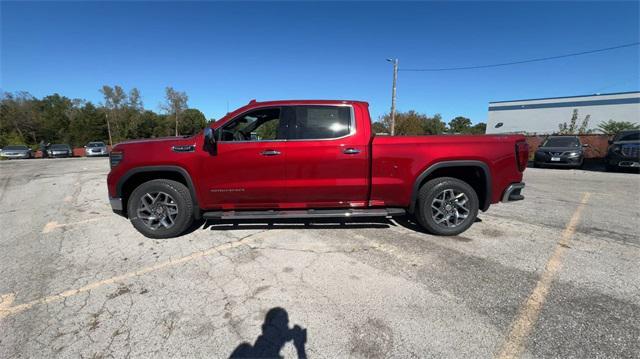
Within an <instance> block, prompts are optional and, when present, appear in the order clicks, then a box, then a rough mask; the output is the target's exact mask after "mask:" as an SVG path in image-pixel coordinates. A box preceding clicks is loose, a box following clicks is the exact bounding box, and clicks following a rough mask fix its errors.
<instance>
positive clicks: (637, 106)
mask: <svg viewBox="0 0 640 359" xmlns="http://www.w3.org/2000/svg"><path fill="white" fill-rule="evenodd" d="M574 109H577V110H578V121H576V124H577V126H580V124H582V120H583V119H584V118H585V116H586V115H591V119H590V120H589V127H588V128H590V129H595V128H597V126H598V124H600V123H601V122H605V121H608V120H614V121H628V122H634V123H640V92H639V91H635V92H619V93H608V94H599V95H586V96H570V97H550V98H538V99H531V100H513V101H497V102H489V118H488V120H487V131H486V133H529V134H551V133H554V132H557V131H558V125H559V124H561V123H564V122H567V123H569V121H570V120H571V116H572V115H573V110H574Z"/></svg>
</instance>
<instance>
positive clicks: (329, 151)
mask: <svg viewBox="0 0 640 359" xmlns="http://www.w3.org/2000/svg"><path fill="white" fill-rule="evenodd" d="M283 111H284V113H285V116H284V117H286V118H288V119H289V121H288V122H289V131H288V136H287V142H286V143H285V144H284V148H285V152H286V162H285V178H286V195H285V198H286V201H287V204H286V205H287V207H290V208H322V207H363V206H365V205H366V201H367V196H368V173H369V162H368V158H369V154H368V146H367V140H366V139H364V138H363V137H362V136H357V129H356V120H355V115H354V109H353V106H352V105H346V104H345V105H301V106H291V107H286V108H283Z"/></svg>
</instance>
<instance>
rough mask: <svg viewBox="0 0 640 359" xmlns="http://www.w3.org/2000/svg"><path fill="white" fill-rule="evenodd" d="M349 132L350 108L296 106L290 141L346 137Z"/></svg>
mask: <svg viewBox="0 0 640 359" xmlns="http://www.w3.org/2000/svg"><path fill="white" fill-rule="evenodd" d="M350 132H351V107H346V106H298V107H295V122H294V126H292V130H291V139H298V140H300V139H323V138H337V137H342V136H346V135H348V134H349V133H350Z"/></svg>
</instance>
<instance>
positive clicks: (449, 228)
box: [416, 177, 478, 236]
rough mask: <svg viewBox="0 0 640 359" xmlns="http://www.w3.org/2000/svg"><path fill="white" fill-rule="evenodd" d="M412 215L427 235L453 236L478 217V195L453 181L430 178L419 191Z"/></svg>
mask: <svg viewBox="0 0 640 359" xmlns="http://www.w3.org/2000/svg"><path fill="white" fill-rule="evenodd" d="M416 212H417V213H416V217H417V220H418V222H419V223H420V224H421V225H422V226H423V227H424V228H425V229H426V230H427V231H429V232H430V233H432V234H436V235H441V236H455V235H458V234H460V233H462V232H464V231H466V230H467V229H468V228H469V227H470V226H471V225H472V224H473V222H474V221H475V219H476V217H477V216H478V195H477V194H476V192H475V191H474V189H473V188H471V186H469V184H468V183H466V182H464V181H461V180H459V179H457V178H453V177H438V178H434V179H432V180H430V181H428V182H427V183H425V184H424V185H423V186H422V187H421V188H420V191H419V192H418V205H417V211H416Z"/></svg>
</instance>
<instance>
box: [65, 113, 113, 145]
mask: <svg viewBox="0 0 640 359" xmlns="http://www.w3.org/2000/svg"><path fill="white" fill-rule="evenodd" d="M104 118H105V110H104V109H101V108H97V107H96V106H94V105H93V104H92V103H91V102H86V103H84V104H83V106H82V107H81V108H79V109H77V113H76V114H75V115H74V117H73V119H72V121H71V122H70V125H69V134H70V138H71V140H70V141H69V142H70V144H71V145H73V146H76V147H80V146H84V145H86V144H87V143H88V142H91V141H105V142H107V139H108V137H109V134H108V132H107V124H106V122H105V120H104Z"/></svg>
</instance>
